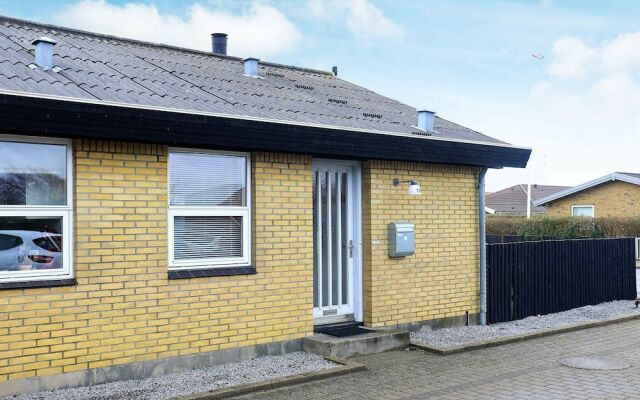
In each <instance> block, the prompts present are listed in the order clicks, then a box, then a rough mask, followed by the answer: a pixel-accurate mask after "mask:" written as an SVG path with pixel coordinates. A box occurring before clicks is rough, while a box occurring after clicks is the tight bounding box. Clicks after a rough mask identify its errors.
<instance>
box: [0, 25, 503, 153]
mask: <svg viewBox="0 0 640 400" xmlns="http://www.w3.org/2000/svg"><path fill="white" fill-rule="evenodd" d="M44 35H46V36H49V37H51V38H53V39H55V40H56V41H57V45H56V46H55V49H54V52H55V60H54V61H55V64H56V66H57V67H58V68H59V69H58V68H56V70H57V71H53V70H49V71H43V70H41V69H39V68H31V67H30V65H31V66H33V62H34V50H33V47H34V46H33V45H32V44H31V41H32V40H34V39H36V38H38V37H41V36H44ZM0 50H1V51H2V53H3V57H2V60H0V90H5V91H16V92H26V93H30V94H42V95H53V96H65V97H69V98H75V99H84V100H91V101H105V102H117V103H126V104H133V105H136V106H145V107H148V106H150V107H162V108H170V109H179V110H188V111H191V112H207V113H218V114H225V115H232V116H243V117H250V118H264V119H271V120H278V121H284V122H287V123H297V124H309V125H314V124H317V125H328V126H336V127H342V128H346V129H366V130H377V131H384V132H390V133H400V134H412V133H414V132H416V131H418V129H417V128H415V127H414V125H416V123H417V114H416V110H415V108H413V107H410V106H408V105H405V104H402V103H400V102H398V101H395V100H392V99H389V98H387V97H384V96H381V95H379V94H377V93H374V92H372V91H370V90H367V89H365V88H363V87H360V86H358V85H354V84H352V83H349V82H347V81H344V80H342V79H339V78H337V77H334V76H333V75H332V74H331V73H329V72H324V71H317V70H310V69H304V68H297V67H292V66H286V65H278V64H273V63H264V62H262V63H261V64H260V75H261V77H262V79H256V78H250V77H246V76H244V75H243V72H244V67H243V64H242V60H241V59H240V58H237V57H230V56H219V55H214V54H211V53H206V52H199V51H194V50H188V49H181V48H177V47H172V46H165V45H157V44H151V43H145V42H139V41H134V40H128V39H122V38H116V37H112V36H106V35H98V34H93V33H88V32H82V31H78V30H73V29H67V28H60V27H55V26H50V25H42V24H36V23H32V22H28V21H21V20H16V19H11V18H6V17H0ZM434 126H435V130H436V132H435V133H433V136H434V137H435V136H438V137H441V138H446V139H454V140H468V141H478V142H489V143H496V144H502V143H504V142H501V141H499V140H496V139H493V138H491V137H489V136H486V135H483V134H481V133H479V132H476V131H474V130H471V129H468V128H465V127H462V126H460V125H457V124H455V123H453V122H450V121H447V120H444V119H442V118H438V117H436V118H435V123H434Z"/></svg>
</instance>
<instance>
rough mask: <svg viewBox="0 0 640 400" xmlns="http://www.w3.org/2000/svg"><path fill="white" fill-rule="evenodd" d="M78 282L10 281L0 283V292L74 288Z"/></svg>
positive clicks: (70, 279)
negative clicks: (61, 287)
mask: <svg viewBox="0 0 640 400" xmlns="http://www.w3.org/2000/svg"><path fill="white" fill-rule="evenodd" d="M77 284H78V281H76V280H75V278H68V279H49V280H41V281H12V282H0V290H10V289H35V288H47V287H57V286H75V285H77Z"/></svg>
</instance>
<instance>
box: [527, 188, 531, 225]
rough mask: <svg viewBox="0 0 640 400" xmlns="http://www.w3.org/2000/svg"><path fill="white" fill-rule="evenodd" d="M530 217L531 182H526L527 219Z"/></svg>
mask: <svg viewBox="0 0 640 400" xmlns="http://www.w3.org/2000/svg"><path fill="white" fill-rule="evenodd" d="M529 218H531V184H530V183H529V184H527V219H529Z"/></svg>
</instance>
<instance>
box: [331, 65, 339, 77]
mask: <svg viewBox="0 0 640 400" xmlns="http://www.w3.org/2000/svg"><path fill="white" fill-rule="evenodd" d="M331 72H333V76H338V66H337V65H334V66H333V67H331Z"/></svg>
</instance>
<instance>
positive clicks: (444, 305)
mask: <svg viewBox="0 0 640 400" xmlns="http://www.w3.org/2000/svg"><path fill="white" fill-rule="evenodd" d="M362 171H363V178H362V179H363V182H362V187H363V211H364V212H363V216H364V218H363V245H364V316H365V322H366V324H367V325H370V326H390V325H396V324H405V323H412V322H420V321H426V320H432V319H439V318H446V317H454V316H461V315H465V312H466V311H469V313H470V314H473V313H477V312H478V303H479V283H478V282H479V281H478V275H479V251H478V212H477V210H478V196H477V194H478V190H477V176H478V172H479V169H478V168H473V167H464V166H445V165H437V164H424V163H407V162H385V161H369V162H366V163H363V168H362ZM393 178H400V179H402V180H405V179H417V180H418V181H419V182H420V185H421V188H422V195H421V196H409V195H408V193H407V190H408V184H402V185H401V186H398V187H395V186H393V185H392V184H391V182H392V180H393ZM396 221H410V222H413V223H414V224H415V229H416V254H415V255H413V256H408V257H404V258H397V259H396V258H390V257H389V256H388V254H387V249H388V248H387V245H388V239H387V224H388V223H389V222H396Z"/></svg>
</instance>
